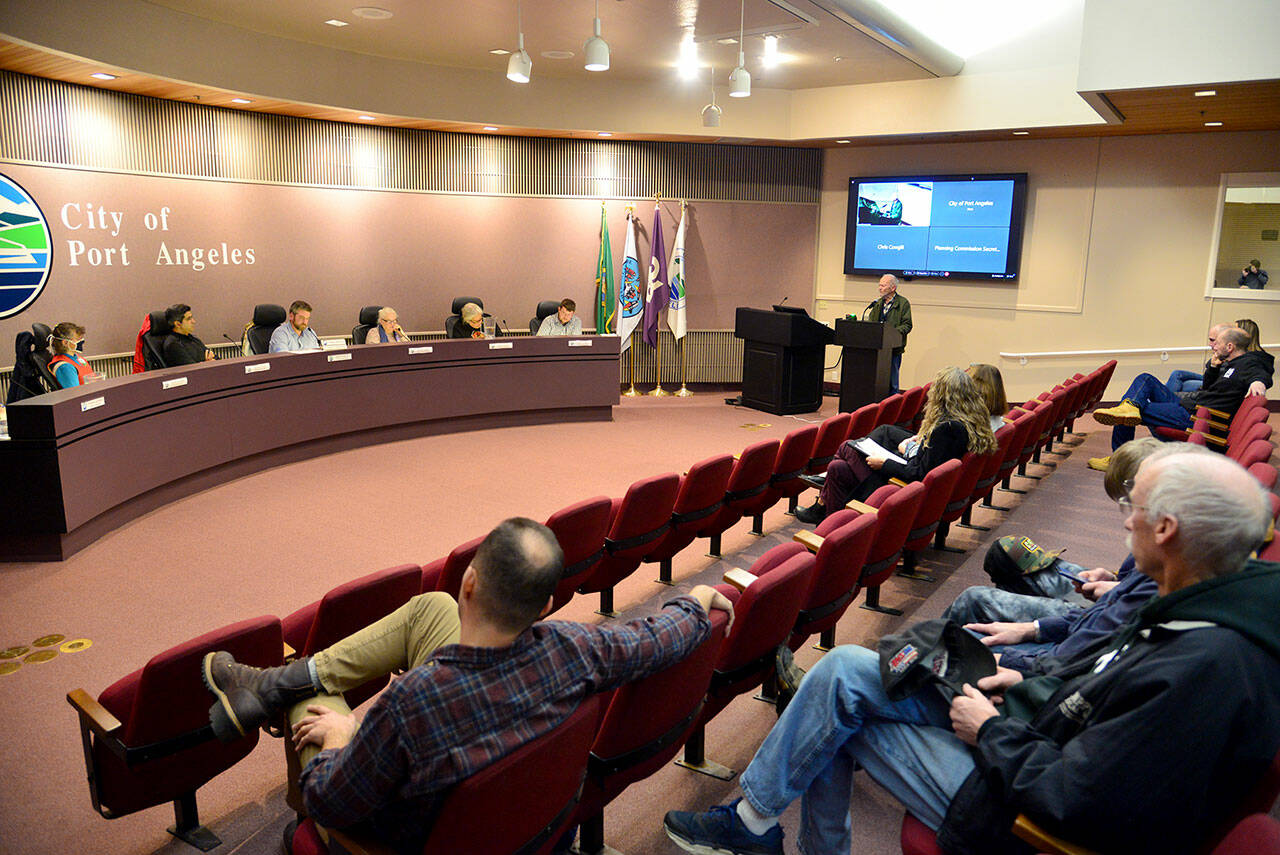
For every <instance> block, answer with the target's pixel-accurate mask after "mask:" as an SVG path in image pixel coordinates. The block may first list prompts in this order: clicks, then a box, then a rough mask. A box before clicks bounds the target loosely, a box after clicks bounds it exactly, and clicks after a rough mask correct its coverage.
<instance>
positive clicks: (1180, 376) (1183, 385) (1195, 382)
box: [1164, 368, 1204, 395]
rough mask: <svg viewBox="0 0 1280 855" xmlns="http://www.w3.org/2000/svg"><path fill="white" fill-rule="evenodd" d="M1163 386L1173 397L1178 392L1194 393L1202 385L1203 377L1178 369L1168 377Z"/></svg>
mask: <svg viewBox="0 0 1280 855" xmlns="http://www.w3.org/2000/svg"><path fill="white" fill-rule="evenodd" d="M1164 385H1165V386H1166V387H1167V388H1168V390H1169V391H1170V392H1172V393H1173V394H1175V395H1176V394H1178V393H1179V392H1194V391H1196V390H1197V389H1199V388H1200V387H1201V386H1203V385H1204V375H1203V374H1197V373H1195V372H1194V371H1183V370H1182V369H1181V368H1179V369H1178V370H1177V371H1175V372H1173V373H1172V374H1170V375H1169V379H1168V380H1166V381H1165V384H1164Z"/></svg>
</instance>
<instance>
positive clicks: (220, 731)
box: [203, 650, 320, 742]
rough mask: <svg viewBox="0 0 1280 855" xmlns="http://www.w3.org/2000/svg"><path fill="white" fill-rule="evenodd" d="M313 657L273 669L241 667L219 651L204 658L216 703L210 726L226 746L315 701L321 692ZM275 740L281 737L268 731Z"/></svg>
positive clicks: (206, 673) (207, 680)
mask: <svg viewBox="0 0 1280 855" xmlns="http://www.w3.org/2000/svg"><path fill="white" fill-rule="evenodd" d="M309 660H310V657H307V658H303V659H297V660H294V661H293V662H290V663H289V664H288V665H277V666H276V667H274V668H254V667H253V666H252V665H241V664H240V663H239V662H237V661H236V660H235V659H234V658H232V656H231V654H230V653H227V652H226V651H225V650H219V651H218V652H216V653H210V654H207V655H206V656H205V657H204V665H203V668H204V671H203V675H204V684H205V686H207V687H208V689H209V691H210V692H213V695H214V697H216V698H217V701H215V702H214V704H213V706H211V707H210V708H209V724H210V725H211V726H212V727H213V732H214V734H215V735H216V736H217V737H218V739H220V740H222V741H223V742H234V741H235V740H237V739H239V738H240V737H242V736H244V735H245V734H247V733H252V732H253V731H255V730H257V729H258V728H260V727H265V726H267V725H268V724H270V723H271V722H273V721H275V720H276V718H278V716H279V714H280V713H282V712H284V711H285V710H286V709H288V708H289V707H291V706H293V705H294V704H296V703H298V702H299V701H305V700H306V699H307V698H313V697H315V696H316V695H318V694H319V693H320V690H319V689H317V688H316V687H315V685H314V684H313V683H312V682H311V672H310V670H309V669H308V667H307V663H308V661H309ZM267 732H268V733H271V734H272V735H273V736H280V735H282V734H280V733H275V732H273V731H271V730H270V729H268V731H267Z"/></svg>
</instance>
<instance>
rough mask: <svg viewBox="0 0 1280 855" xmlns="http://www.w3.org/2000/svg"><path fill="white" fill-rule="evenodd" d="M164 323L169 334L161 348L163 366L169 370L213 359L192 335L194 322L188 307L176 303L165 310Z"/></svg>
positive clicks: (209, 352)
mask: <svg viewBox="0 0 1280 855" xmlns="http://www.w3.org/2000/svg"><path fill="white" fill-rule="evenodd" d="M164 322H165V323H166V324H168V325H169V334H168V335H166V336H165V337H164V344H163V345H162V347H161V354H162V355H163V356H164V364H165V365H167V366H169V367H170V368H172V367H173V366H175V365H194V364H195V363H197V362H208V361H210V360H212V359H214V358H215V357H214V355H213V351H212V350H210V349H209V348H207V347H205V346H204V342H202V341H201V340H200V339H198V338H196V337H195V336H194V335H192V333H193V332H195V330H196V320H195V318H194V317H193V316H192V314H191V307H190V306H188V305H187V304H185V303H177V304H175V305H172V306H170V307H169V308H167V309H165V310H164Z"/></svg>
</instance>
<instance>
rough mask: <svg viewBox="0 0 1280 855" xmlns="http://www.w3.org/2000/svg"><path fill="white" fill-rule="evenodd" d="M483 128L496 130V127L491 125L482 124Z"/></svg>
mask: <svg viewBox="0 0 1280 855" xmlns="http://www.w3.org/2000/svg"><path fill="white" fill-rule="evenodd" d="M484 129H485V130H486V131H496V130H497V128H496V127H495V126H493V125H485V126H484Z"/></svg>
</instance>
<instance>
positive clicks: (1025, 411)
mask: <svg viewBox="0 0 1280 855" xmlns="http://www.w3.org/2000/svg"><path fill="white" fill-rule="evenodd" d="M1013 409H1015V410H1017V411H1018V412H1020V413H1035V412H1036V410H1028V409H1027V408H1026V407H1023V406H1018V405H1014V407H1013Z"/></svg>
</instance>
